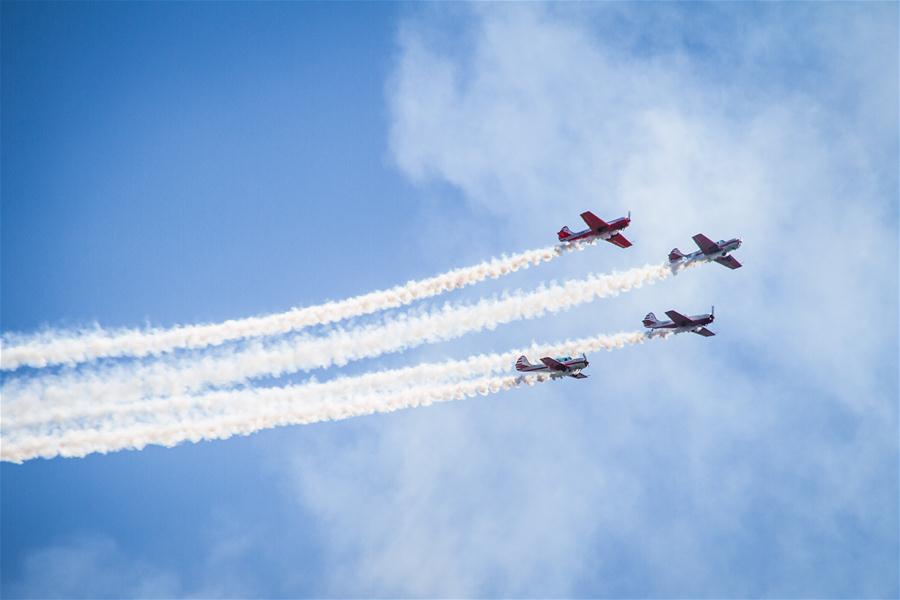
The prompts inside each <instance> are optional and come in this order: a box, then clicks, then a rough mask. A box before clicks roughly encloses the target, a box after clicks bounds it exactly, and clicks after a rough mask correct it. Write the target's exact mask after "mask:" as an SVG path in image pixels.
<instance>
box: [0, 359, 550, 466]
mask: <svg viewBox="0 0 900 600" xmlns="http://www.w3.org/2000/svg"><path fill="white" fill-rule="evenodd" d="M548 379H549V377H547V376H541V375H538V376H528V377H526V376H519V377H511V376H508V377H490V378H483V379H476V380H474V381H463V382H457V383H446V384H424V385H421V386H417V387H413V388H409V389H406V390H400V391H393V392H389V393H380V392H376V393H370V394H364V395H357V396H354V397H352V399H350V400H348V401H344V402H333V401H325V400H319V401H315V402H302V403H297V402H295V401H294V398H293V397H294V395H295V393H296V391H297V390H296V386H288V387H283V388H270V389H257V390H252V389H251V390H240V391H227V392H216V394H217V395H220V396H223V397H224V396H228V395H235V394H236V395H240V397H241V401H242V402H247V403H250V404H259V405H265V409H264V410H260V411H258V412H255V413H253V414H250V415H247V414H240V415H230V414H222V415H218V416H216V417H213V418H211V419H199V420H197V419H192V418H191V415H190V414H189V413H175V414H174V415H171V416H169V418H167V419H165V420H163V421H162V422H160V423H139V424H136V425H134V426H132V427H129V428H127V429H118V430H117V429H103V430H69V431H59V432H55V433H50V434H47V435H42V436H26V437H21V438H20V437H12V438H9V439H4V443H3V445H2V448H0V459H2V460H5V461H10V462H17V463H21V462H23V461H26V460H29V459H32V458H38V457H43V458H53V457H55V456H66V457H83V456H86V455H88V454H91V453H95V452H101V453H107V452H114V451H116V450H123V449H136V450H139V449H141V448H144V447H145V446H147V445H149V444H156V445H161V446H167V447H171V446H174V445H176V444H178V443H181V442H184V441H192V442H198V441H201V440H213V439H225V438H229V437H231V436H234V435H248V434H250V433H254V432H256V431H260V430H263V429H269V428H272V427H278V426H280V425H299V424H308V423H316V422H319V421H326V420H340V419H347V418H350V417H356V416H360V415H369V414H372V413H383V412H391V411H395V410H400V409H404V408H412V407H416V406H427V405H429V404H433V403H435V402H445V401H449V400H461V399H463V398H469V397H473V396H476V395H482V396H486V395H488V394H494V393H497V392H501V391H504V390H509V389H512V388H515V387H518V386H520V385H523V384H526V385H534V384H535V383H540V382H543V381H546V380H548Z"/></svg>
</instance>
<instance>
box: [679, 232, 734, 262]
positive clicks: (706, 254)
mask: <svg viewBox="0 0 900 600" xmlns="http://www.w3.org/2000/svg"><path fill="white" fill-rule="evenodd" d="M693 239H694V242H695V243H696V244H697V246H699V247H700V249H699V250H697V251H696V252H694V253H692V254H688V255H684V254H682V253H681V250H679V249H678V248H672V251H671V252H669V264H670V265H673V266H674V265H676V264H687V263H689V262H692V261H694V260H696V259H698V258H704V259H706V260H714V261H716V262H717V263H719V264H720V265H723V266H725V267H728V268H729V269H739V268H740V267H741V263H739V262H738V261H737V259H736V258H735V257H733V256H728V253H729V252H731V251H733V250H737V249H738V248H740V247H741V244H742V243H743V240H742V239H741V238H732V239H730V240H727V241H726V240H719V241H718V242H714V241H712V240H711V239H709V238H708V237H706V236H705V235H703V234H702V233H698V234H697V235H695V236H694V238H693Z"/></svg>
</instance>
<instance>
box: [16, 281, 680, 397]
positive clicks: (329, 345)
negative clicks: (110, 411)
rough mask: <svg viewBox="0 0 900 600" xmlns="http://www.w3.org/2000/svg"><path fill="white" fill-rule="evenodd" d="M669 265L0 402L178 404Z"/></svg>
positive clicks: (34, 384)
mask: <svg viewBox="0 0 900 600" xmlns="http://www.w3.org/2000/svg"><path fill="white" fill-rule="evenodd" d="M672 272H673V271H672V270H671V269H670V268H669V267H668V266H667V265H648V266H644V267H639V268H634V269H630V270H628V271H625V272H622V273H612V274H609V275H601V276H594V275H590V276H588V277H586V278H584V279H575V280H569V281H566V282H564V283H563V284H553V285H550V286H541V287H539V288H538V289H537V290H536V291H533V292H530V293H522V292H519V293H515V294H512V295H505V296H503V297H500V298H489V299H485V300H482V301H480V302H478V303H476V304H473V305H462V306H455V305H445V306H444V307H443V308H442V309H440V310H436V311H433V312H430V313H427V314H424V315H419V316H408V315H403V316H401V317H399V318H397V319H395V320H392V321H389V322H386V323H383V324H377V325H370V326H366V327H360V328H356V329H351V330H337V331H334V332H333V333H331V334H330V335H327V336H324V337H308V336H301V337H298V338H297V339H293V340H286V341H282V342H278V343H276V344H272V345H264V344H262V343H261V342H260V341H253V342H250V343H248V345H247V347H246V348H243V349H241V350H233V349H232V350H230V351H229V352H221V353H220V354H218V355H216V356H211V355H206V356H203V357H201V358H199V359H198V358H195V357H181V358H177V357H176V358H170V359H168V360H160V361H159V362H157V363H155V364H151V365H137V366H135V365H118V366H113V367H106V368H101V369H97V370H96V371H94V372H88V373H64V374H60V375H48V376H44V377H36V378H31V379H21V380H17V379H14V380H12V381H8V382H4V385H3V396H4V397H5V398H8V399H10V400H14V403H15V404H16V405H18V406H19V407H23V410H27V411H30V410H33V409H34V408H35V407H40V406H54V405H55V406H66V405H75V404H77V403H79V402H81V403H100V404H103V403H109V402H116V401H133V400H139V399H140V398H143V397H154V396H176V395H180V394H183V393H186V392H196V391H200V390H202V389H204V388H206V387H208V386H219V385H226V384H231V383H234V382H244V381H247V380H249V379H251V378H254V377H260V376H266V375H269V376H276V377H277V376H281V375H284V374H286V373H292V372H296V371H300V370H308V369H313V368H317V367H328V366H331V365H335V364H337V365H343V364H346V363H347V362H349V361H352V360H358V359H362V358H371V357H375V356H379V355H382V354H385V353H389V352H398V351H401V350H406V349H408V348H411V347H414V346H418V345H420V344H424V343H432V342H438V341H445V340H449V339H453V338H457V337H460V336H462V335H464V334H466V333H470V332H474V331H481V330H484V329H493V328H494V327H496V326H497V325H500V324H504V323H509V322H511V321H515V320H519V319H532V318H536V317H539V316H542V315H545V314H547V313H554V312H558V311H562V310H567V309H569V308H571V307H573V306H577V305H579V304H583V303H585V302H590V301H593V300H595V299H597V298H603V297H606V296H611V295H616V294H619V293H620V292H625V291H628V290H631V289H633V288H637V287H640V286H642V285H644V284H649V283H654V282H656V281H660V280H662V279H665V278H667V277H669V276H671V275H672Z"/></svg>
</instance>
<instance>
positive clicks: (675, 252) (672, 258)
mask: <svg viewBox="0 0 900 600" xmlns="http://www.w3.org/2000/svg"><path fill="white" fill-rule="evenodd" d="M682 258H684V254H682V253H681V250H679V249H678V248H672V251H671V252H669V262H678V261H679V260H681V259H682Z"/></svg>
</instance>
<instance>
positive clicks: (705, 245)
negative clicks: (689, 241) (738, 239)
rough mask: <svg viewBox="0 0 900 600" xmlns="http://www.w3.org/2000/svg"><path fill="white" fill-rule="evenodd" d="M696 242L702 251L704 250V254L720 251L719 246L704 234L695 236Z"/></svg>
mask: <svg viewBox="0 0 900 600" xmlns="http://www.w3.org/2000/svg"><path fill="white" fill-rule="evenodd" d="M694 242H695V243H696V244H697V245H698V246H700V249H701V250H703V254H712V253H713V252H715V251H716V250H718V249H719V245H718V244H717V243H715V242H714V241H712V240H711V239H709V238H708V237H706V236H705V235H703V234H702V233H698V234H697V235H695V236H694Z"/></svg>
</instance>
